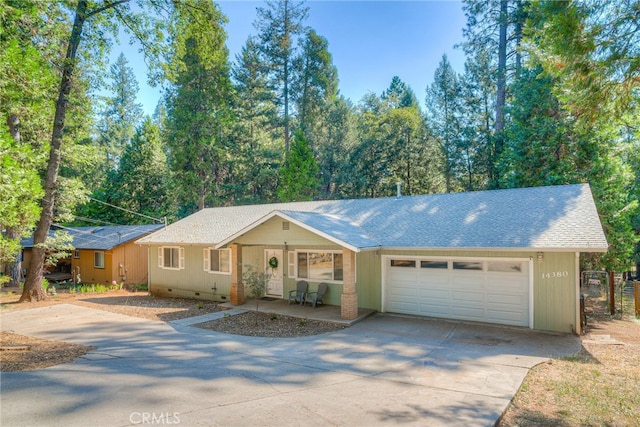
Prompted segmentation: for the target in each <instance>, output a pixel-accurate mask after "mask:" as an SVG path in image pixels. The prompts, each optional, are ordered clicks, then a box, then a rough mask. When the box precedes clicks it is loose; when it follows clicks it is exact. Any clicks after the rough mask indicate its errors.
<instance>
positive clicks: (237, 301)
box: [230, 243, 244, 305]
mask: <svg viewBox="0 0 640 427" xmlns="http://www.w3.org/2000/svg"><path fill="white" fill-rule="evenodd" d="M230 299H231V304H233V305H241V304H244V284H243V283H242V245H239V244H237V243H233V244H232V245H231V295H230Z"/></svg>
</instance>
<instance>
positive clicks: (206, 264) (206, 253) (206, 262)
mask: <svg viewBox="0 0 640 427" xmlns="http://www.w3.org/2000/svg"><path fill="white" fill-rule="evenodd" d="M212 251H215V252H217V253H218V266H221V263H220V255H221V254H222V253H226V254H227V259H228V261H229V264H228V266H227V267H228V271H222V270H212V269H211V252H212ZM231 264H232V262H231V249H228V248H227V249H225V248H222V249H216V248H205V249H203V250H202V268H203V270H204V271H206V272H207V273H215V274H225V275H230V274H231V268H232V267H231Z"/></svg>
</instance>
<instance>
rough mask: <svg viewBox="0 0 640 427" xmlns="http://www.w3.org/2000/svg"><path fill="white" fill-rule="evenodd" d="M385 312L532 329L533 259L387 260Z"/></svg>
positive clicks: (391, 257)
mask: <svg viewBox="0 0 640 427" xmlns="http://www.w3.org/2000/svg"><path fill="white" fill-rule="evenodd" d="M382 262H383V263H384V267H385V268H384V270H385V271H384V278H385V280H384V284H383V287H384V294H383V295H384V302H383V311H386V312H390V313H402V314H412V315H418V316H430V317H442V318H448V319H458V320H471V321H476V322H488V323H498V324H504V325H515V326H527V327H531V325H532V323H533V320H532V316H531V314H532V313H533V309H532V307H531V301H532V297H531V294H532V291H531V289H532V285H531V282H532V280H531V277H530V274H529V272H530V271H531V270H532V267H531V266H530V265H529V264H530V260H529V259H521V258H520V259H511V258H463V257H459V258H456V257H447V258H444V257H405V256H385V257H383V260H382Z"/></svg>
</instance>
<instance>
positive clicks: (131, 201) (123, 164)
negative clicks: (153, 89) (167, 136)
mask: <svg viewBox="0 0 640 427" xmlns="http://www.w3.org/2000/svg"><path fill="white" fill-rule="evenodd" d="M170 183H171V171H170V170H169V167H168V165H167V156H166V154H165V153H164V150H163V147H162V140H161V137H160V129H159V128H158V127H157V126H156V125H154V124H153V122H152V121H151V119H150V118H147V119H146V120H145V121H144V122H143V123H142V126H140V128H139V129H138V131H137V132H136V134H135V135H134V137H133V139H132V140H131V143H130V144H129V145H127V147H126V148H125V150H124V153H123V155H122V157H121V158H120V164H119V167H118V170H117V171H116V175H115V178H114V179H113V180H112V181H111V185H110V187H111V190H110V191H109V193H110V194H113V195H114V197H113V198H114V199H115V201H117V206H120V207H123V208H125V209H128V210H130V211H133V212H137V213H140V214H143V215H146V216H147V217H152V218H158V219H160V218H163V217H167V216H168V217H169V218H170V219H175V211H176V210H175V206H174V204H173V200H172V193H171V189H170ZM117 214H118V216H119V217H120V218H119V219H118V220H116V221H114V222H116V223H117V224H140V223H141V222H149V221H150V219H149V218H146V219H145V218H143V217H140V216H138V215H131V214H129V213H127V212H124V211H117Z"/></svg>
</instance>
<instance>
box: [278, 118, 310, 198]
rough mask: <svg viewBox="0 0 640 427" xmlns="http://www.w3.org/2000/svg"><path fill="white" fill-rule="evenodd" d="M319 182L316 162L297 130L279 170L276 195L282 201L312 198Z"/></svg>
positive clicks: (302, 135) (307, 144) (305, 140)
mask: <svg viewBox="0 0 640 427" xmlns="http://www.w3.org/2000/svg"><path fill="white" fill-rule="evenodd" d="M319 184H320V181H319V179H318V163H317V162H316V159H315V157H314V156H313V151H311V148H310V147H309V143H308V142H307V139H306V138H305V137H304V134H303V133H302V132H301V131H298V132H296V134H295V137H294V139H293V144H292V145H291V151H290V152H289V155H288V156H287V158H286V160H285V162H284V165H283V166H282V169H281V170H280V182H279V184H278V196H279V197H280V200H281V201H283V202H299V201H303V200H313V197H314V196H315V194H316V191H317V190H318V186H319Z"/></svg>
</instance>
